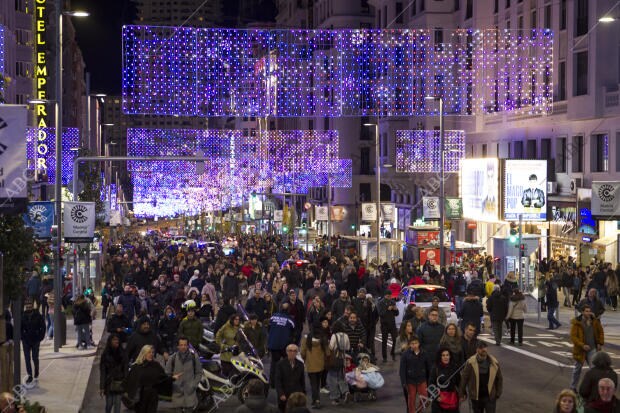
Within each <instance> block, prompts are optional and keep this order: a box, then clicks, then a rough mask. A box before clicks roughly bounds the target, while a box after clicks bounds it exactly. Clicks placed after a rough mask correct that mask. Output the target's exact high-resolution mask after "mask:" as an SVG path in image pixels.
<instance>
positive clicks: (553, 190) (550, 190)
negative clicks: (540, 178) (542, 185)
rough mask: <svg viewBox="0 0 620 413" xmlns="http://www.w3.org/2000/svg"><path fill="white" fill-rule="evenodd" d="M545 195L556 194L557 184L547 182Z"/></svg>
mask: <svg viewBox="0 0 620 413" xmlns="http://www.w3.org/2000/svg"><path fill="white" fill-rule="evenodd" d="M547 193H548V194H557V193H558V183H557V182H551V181H549V182H547Z"/></svg>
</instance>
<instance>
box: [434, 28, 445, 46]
mask: <svg viewBox="0 0 620 413" xmlns="http://www.w3.org/2000/svg"><path fill="white" fill-rule="evenodd" d="M434 33H435V50H443V29H442V28H441V27H438V28H436V29H435V32H434Z"/></svg>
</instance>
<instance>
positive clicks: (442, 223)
mask: <svg viewBox="0 0 620 413" xmlns="http://www.w3.org/2000/svg"><path fill="white" fill-rule="evenodd" d="M424 99H426V100H433V101H439V152H440V153H441V157H440V158H441V165H440V169H439V171H440V172H439V174H440V176H439V270H440V271H441V269H442V268H443V266H444V264H445V260H446V251H445V246H444V227H445V214H444V203H445V197H446V194H445V187H444V181H445V173H446V166H445V156H446V151H445V147H444V146H445V141H444V127H443V98H442V97H441V96H426V97H425V98H424Z"/></svg>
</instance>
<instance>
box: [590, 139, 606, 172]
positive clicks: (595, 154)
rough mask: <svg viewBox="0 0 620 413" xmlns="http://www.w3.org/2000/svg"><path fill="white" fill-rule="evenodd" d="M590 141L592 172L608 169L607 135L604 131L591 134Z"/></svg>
mask: <svg viewBox="0 0 620 413" xmlns="http://www.w3.org/2000/svg"><path fill="white" fill-rule="evenodd" d="M590 142H591V147H590V154H591V156H590V160H591V161H592V172H607V171H609V135H607V134H606V133H605V134H602V133H601V134H597V135H593V136H592V140H591V141H590Z"/></svg>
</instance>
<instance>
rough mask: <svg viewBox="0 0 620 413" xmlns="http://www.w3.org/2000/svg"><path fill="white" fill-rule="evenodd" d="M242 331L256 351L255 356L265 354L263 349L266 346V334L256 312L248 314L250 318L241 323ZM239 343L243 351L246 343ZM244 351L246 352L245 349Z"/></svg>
mask: <svg viewBox="0 0 620 413" xmlns="http://www.w3.org/2000/svg"><path fill="white" fill-rule="evenodd" d="M243 332H244V333H245V336H246V337H247V338H248V340H249V341H250V343H252V346H253V347H254V349H255V350H256V352H257V353H258V354H257V356H258V357H259V358H263V357H264V356H265V349H266V348H267V336H266V334H265V329H264V328H263V325H262V324H261V323H260V322H259V321H258V317H257V316H256V314H250V320H249V321H247V322H246V323H245V324H244V325H243ZM241 345H242V348H244V351H245V347H244V346H245V345H246V344H245V343H241ZM245 352H246V353H247V351H245Z"/></svg>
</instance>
